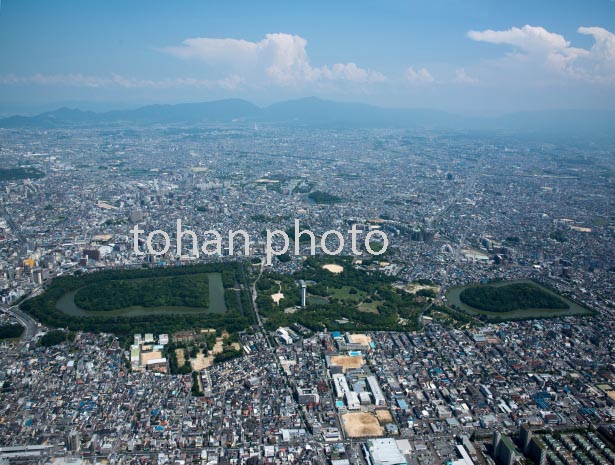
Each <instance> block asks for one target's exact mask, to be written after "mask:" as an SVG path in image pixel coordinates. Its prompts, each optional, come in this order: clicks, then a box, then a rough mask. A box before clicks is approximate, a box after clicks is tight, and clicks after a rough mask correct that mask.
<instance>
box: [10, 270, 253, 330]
mask: <svg viewBox="0 0 615 465" xmlns="http://www.w3.org/2000/svg"><path fill="white" fill-rule="evenodd" d="M244 276H245V275H244V272H243V268H242V265H241V264H239V263H212V264H205V265H194V266H176V267H155V268H143V269H126V270H107V271H99V272H95V273H87V274H80V275H65V276H60V277H58V278H55V279H54V280H53V281H52V283H51V284H50V285H49V286H48V287H47V288H46V289H45V292H44V293H43V294H41V295H39V296H37V297H34V298H32V299H28V300H26V301H24V302H23V303H22V304H21V308H22V310H24V311H25V312H27V313H29V314H31V315H32V316H33V317H35V318H36V319H38V320H39V321H41V322H42V323H44V324H46V325H49V326H51V327H62V328H68V329H70V330H83V331H93V332H109V333H116V334H131V333H143V332H152V333H173V332H175V331H180V330H184V329H192V328H199V327H201V328H214V329H224V330H227V331H229V332H235V331H239V330H242V329H245V328H246V327H248V326H249V325H250V324H252V323H253V321H254V316H253V311H252V305H251V302H250V297H249V293H248V291H247V290H246V289H247V286H246V285H245V284H246V280H245V277H244Z"/></svg>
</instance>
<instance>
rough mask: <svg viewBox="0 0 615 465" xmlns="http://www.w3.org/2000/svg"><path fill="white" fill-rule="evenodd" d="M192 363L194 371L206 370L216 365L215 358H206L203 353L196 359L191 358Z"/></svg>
mask: <svg viewBox="0 0 615 465" xmlns="http://www.w3.org/2000/svg"><path fill="white" fill-rule="evenodd" d="M190 363H191V364H192V369H193V370H196V371H199V370H203V369H204V368H209V367H210V366H212V365H213V364H214V358H213V357H212V356H209V357H206V356H205V355H203V352H199V353H198V355H197V356H196V358H191V359H190Z"/></svg>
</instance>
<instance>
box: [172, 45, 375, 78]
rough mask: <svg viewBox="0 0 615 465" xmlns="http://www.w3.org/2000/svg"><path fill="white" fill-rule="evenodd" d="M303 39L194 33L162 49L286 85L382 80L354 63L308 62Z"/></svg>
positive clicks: (185, 57)
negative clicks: (226, 37)
mask: <svg viewBox="0 0 615 465" xmlns="http://www.w3.org/2000/svg"><path fill="white" fill-rule="evenodd" d="M306 48H307V41H306V40H305V39H304V38H303V37H300V36H297V35H292V34H284V33H276V34H267V35H266V36H265V38H264V39H262V40H260V41H259V42H250V41H247V40H241V39H214V38H208V37H197V38H191V39H186V40H184V41H183V42H182V44H181V45H179V46H171V47H165V48H163V49H162V51H164V52H166V53H169V54H171V55H173V56H176V57H178V58H183V59H196V60H201V61H203V62H206V63H208V64H211V65H213V66H216V65H218V66H226V67H229V68H231V69H232V70H233V72H235V73H239V74H240V75H241V76H242V77H244V76H246V77H249V78H250V79H257V80H258V79H262V78H263V77H264V78H265V81H269V82H273V83H274V84H278V85H284V86H290V85H297V84H305V83H309V82H317V81H327V80H328V81H349V82H355V83H374V82H382V81H384V80H386V78H385V76H384V75H383V74H382V73H380V72H377V71H372V70H369V69H365V68H360V67H359V66H357V65H356V64H355V63H335V64H333V65H324V66H312V65H311V64H310V60H309V58H308V54H307V49H306Z"/></svg>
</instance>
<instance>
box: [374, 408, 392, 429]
mask: <svg viewBox="0 0 615 465" xmlns="http://www.w3.org/2000/svg"><path fill="white" fill-rule="evenodd" d="M376 417H377V418H378V421H379V422H380V424H381V425H382V426H384V425H386V424H388V423H393V417H392V416H391V412H389V411H388V410H376Z"/></svg>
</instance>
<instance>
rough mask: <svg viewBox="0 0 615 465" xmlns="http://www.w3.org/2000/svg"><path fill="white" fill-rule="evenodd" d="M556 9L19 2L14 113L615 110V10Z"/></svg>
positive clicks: (8, 43) (13, 4) (10, 91)
mask: <svg viewBox="0 0 615 465" xmlns="http://www.w3.org/2000/svg"><path fill="white" fill-rule="evenodd" d="M553 10H554V7H553V6H552V5H550V4H549V3H548V2H539V3H537V4H536V3H535V2H521V3H519V2H517V3H515V4H514V5H505V4H504V5H502V4H500V3H496V2H494V1H488V0H485V1H471V2H458V1H437V2H432V3H430V4H429V5H426V4H421V3H420V2H396V1H386V2H379V3H378V4H375V3H372V2H359V3H353V4H343V3H339V4H335V5H328V4H326V3H324V2H311V3H310V4H309V5H305V4H303V5H301V4H299V5H292V6H291V5H284V4H278V3H276V2H266V3H259V4H258V5H256V4H252V3H250V2H233V3H232V4H225V5H219V4H218V5H211V4H204V3H199V2H183V3H182V4H181V5H169V4H167V3H164V2H158V1H152V2H144V1H135V2H130V3H129V4H126V3H124V2H117V1H111V2H105V3H94V2H89V3H87V4H83V3H81V2H76V1H72V0H71V1H66V2H62V3H60V4H56V3H53V4H50V3H36V2H31V1H28V0H26V1H19V2H17V1H14V0H13V1H11V0H8V1H7V0H5V1H4V2H2V4H1V6H0V54H1V55H2V56H3V60H2V62H1V63H0V112H1V113H3V114H10V113H25V114H28V113H29V114H32V113H37V112H39V111H41V109H42V108H45V109H51V108H52V107H53V106H54V105H55V106H60V105H64V104H65V103H66V102H77V103H79V102H81V103H82V104H83V106H86V107H87V106H89V108H84V109H95V108H96V107H98V108H100V109H103V110H107V109H115V108H135V107H138V106H142V105H147V104H150V103H167V104H174V103H188V102H201V101H211V100H219V99H225V98H241V99H245V100H248V101H250V102H253V103H255V104H257V105H259V106H266V105H268V104H271V103H275V102H279V101H284V100H289V99H297V98H305V97H310V96H315V97H318V98H322V99H326V100H333V101H342V102H360V103H366V104H371V105H376V106H380V107H386V108H392V107H395V108H426V109H434V110H441V111H446V112H450V113H455V114H460V115H468V116H473V115H480V116H485V115H489V116H491V115H501V114H506V113H512V112H519V111H540V110H553V109H577V108H578V109H615V92H614V89H615V35H614V34H613V32H614V31H615V3H614V2H612V1H609V0H594V1H591V2H586V3H583V4H578V3H576V2H572V1H568V2H559V3H558V5H557V11H556V12H554V11H553ZM75 106H79V105H75Z"/></svg>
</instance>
